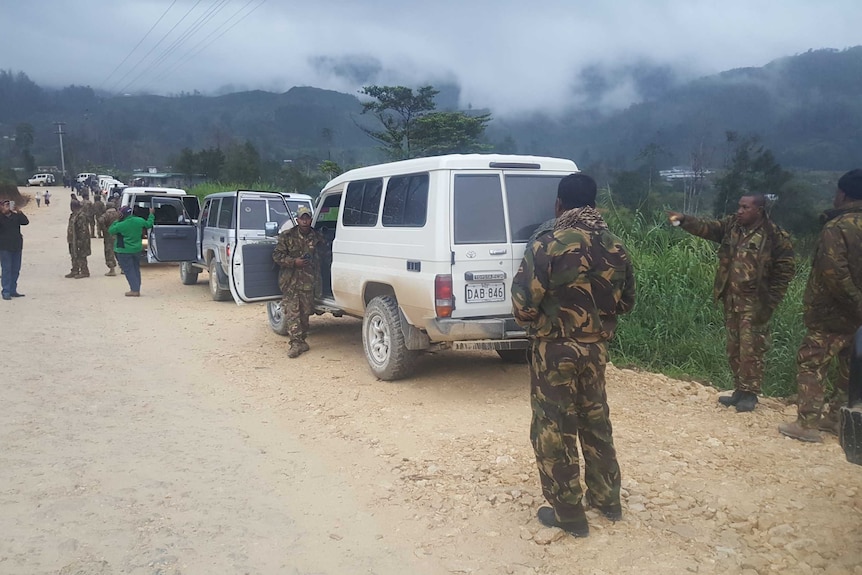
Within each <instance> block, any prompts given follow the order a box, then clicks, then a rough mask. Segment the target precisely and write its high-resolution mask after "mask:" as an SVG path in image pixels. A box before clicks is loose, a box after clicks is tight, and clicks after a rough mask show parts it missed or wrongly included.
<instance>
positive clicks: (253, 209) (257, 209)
mask: <svg viewBox="0 0 862 575" xmlns="http://www.w3.org/2000/svg"><path fill="white" fill-rule="evenodd" d="M266 210H267V207H266V200H262V199H250V198H249V199H244V200H243V201H242V204H240V211H239V228H240V229H242V230H262V229H263V228H264V224H265V223H266ZM219 223H221V220H219Z"/></svg>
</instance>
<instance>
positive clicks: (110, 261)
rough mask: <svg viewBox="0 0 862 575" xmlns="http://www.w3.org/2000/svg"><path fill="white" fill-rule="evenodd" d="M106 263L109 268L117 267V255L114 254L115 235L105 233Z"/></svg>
mask: <svg viewBox="0 0 862 575" xmlns="http://www.w3.org/2000/svg"><path fill="white" fill-rule="evenodd" d="M104 243H105V265H106V266H108V267H109V268H115V267H117V256H116V254H114V236H112V235H110V234H105V240H104Z"/></svg>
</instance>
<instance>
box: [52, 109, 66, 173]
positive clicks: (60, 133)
mask: <svg viewBox="0 0 862 575" xmlns="http://www.w3.org/2000/svg"><path fill="white" fill-rule="evenodd" d="M54 125H55V126H57V135H58V136H60V165H61V166H62V169H63V178H65V177H66V156H65V155H64V154H63V126H65V125H66V122H54Z"/></svg>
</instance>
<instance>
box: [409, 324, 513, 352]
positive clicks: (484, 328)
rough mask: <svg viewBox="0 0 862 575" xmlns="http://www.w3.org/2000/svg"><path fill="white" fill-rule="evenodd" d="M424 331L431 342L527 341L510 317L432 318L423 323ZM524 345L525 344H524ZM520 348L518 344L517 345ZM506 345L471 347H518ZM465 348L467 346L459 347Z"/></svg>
mask: <svg viewBox="0 0 862 575" xmlns="http://www.w3.org/2000/svg"><path fill="white" fill-rule="evenodd" d="M425 331H426V332H427V333H428V337H429V339H430V340H431V341H432V342H435V343H436V342H467V341H474V340H485V341H487V340H500V343H505V341H506V340H523V341H524V342H526V341H527V334H526V333H525V332H524V330H523V329H522V328H521V327H520V326H519V325H518V324H516V323H515V320H514V319H513V318H511V317H508V318H506V317H502V318H487V319H433V320H431V321H429V322H428V323H426V324H425ZM524 347H526V345H524ZM518 348H520V346H519V347H518ZM518 348H512V347H510V346H507V347H483V348H473V349H518ZM460 349H467V348H460Z"/></svg>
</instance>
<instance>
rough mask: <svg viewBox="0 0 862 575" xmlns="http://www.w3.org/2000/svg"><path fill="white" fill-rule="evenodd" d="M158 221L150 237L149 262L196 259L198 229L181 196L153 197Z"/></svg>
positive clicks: (148, 244) (148, 243)
mask: <svg viewBox="0 0 862 575" xmlns="http://www.w3.org/2000/svg"><path fill="white" fill-rule="evenodd" d="M150 205H151V206H152V208H153V209H154V210H155V223H154V224H153V228H152V229H151V230H150V231H149V234H148V236H147V240H148V241H147V261H148V262H150V263H154V262H189V261H194V260H195V259H197V228H196V227H195V225H194V224H193V223H192V220H191V218H190V217H189V214H188V213H187V212H186V211H185V206H184V204H183V202H182V200H181V199H180V198H177V197H170V196H151V197H150Z"/></svg>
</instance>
